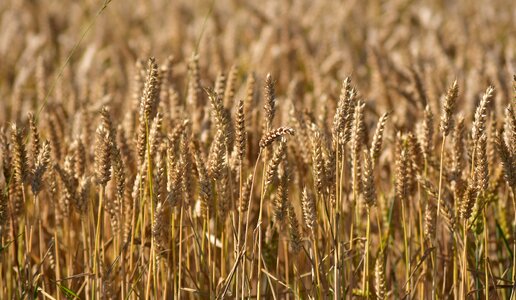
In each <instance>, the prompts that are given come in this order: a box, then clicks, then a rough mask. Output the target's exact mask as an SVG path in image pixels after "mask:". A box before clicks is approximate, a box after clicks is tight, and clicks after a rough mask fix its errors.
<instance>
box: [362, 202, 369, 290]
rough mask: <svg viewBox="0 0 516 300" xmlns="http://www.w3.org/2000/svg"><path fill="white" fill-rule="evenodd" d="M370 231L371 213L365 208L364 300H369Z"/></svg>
mask: <svg viewBox="0 0 516 300" xmlns="http://www.w3.org/2000/svg"><path fill="white" fill-rule="evenodd" d="M370 231H371V212H370V210H369V208H367V225H366V244H365V249H364V275H363V278H362V286H363V292H364V293H365V295H366V299H369V243H370V241H369V235H370Z"/></svg>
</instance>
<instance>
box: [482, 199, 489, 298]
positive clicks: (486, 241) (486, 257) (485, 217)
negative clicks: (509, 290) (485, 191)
mask: <svg viewBox="0 0 516 300" xmlns="http://www.w3.org/2000/svg"><path fill="white" fill-rule="evenodd" d="M486 206H487V203H486V204H484V209H483V210H482V215H483V216H482V217H483V219H484V273H485V274H484V275H485V290H486V295H485V296H486V300H489V272H488V269H487V268H488V265H487V264H488V256H489V253H488V250H489V245H488V228H487V216H486V209H487V208H486Z"/></svg>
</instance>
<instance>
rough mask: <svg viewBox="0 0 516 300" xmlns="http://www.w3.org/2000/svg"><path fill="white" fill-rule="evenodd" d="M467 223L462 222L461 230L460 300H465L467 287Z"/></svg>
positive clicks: (465, 221)
mask: <svg viewBox="0 0 516 300" xmlns="http://www.w3.org/2000/svg"><path fill="white" fill-rule="evenodd" d="M467 225H468V221H467V220H464V229H463V234H464V237H463V238H464V248H463V250H462V284H461V285H462V288H461V290H462V299H466V294H467V286H466V283H467V274H468V273H467V272H468V260H467V249H468V232H467V230H468V227H467Z"/></svg>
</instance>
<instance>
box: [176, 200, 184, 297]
mask: <svg viewBox="0 0 516 300" xmlns="http://www.w3.org/2000/svg"><path fill="white" fill-rule="evenodd" d="M182 263H183V205H181V208H180V213H179V267H178V270H179V271H178V272H179V274H178V283H177V284H178V286H177V299H181V279H182V274H183V272H182V269H183V268H182Z"/></svg>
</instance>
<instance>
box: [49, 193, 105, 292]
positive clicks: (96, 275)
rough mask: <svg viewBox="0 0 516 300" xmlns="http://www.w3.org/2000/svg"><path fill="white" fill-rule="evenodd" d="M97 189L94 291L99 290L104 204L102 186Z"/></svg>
mask: <svg viewBox="0 0 516 300" xmlns="http://www.w3.org/2000/svg"><path fill="white" fill-rule="evenodd" d="M99 189H100V191H99V207H98V211H97V226H96V229H95V248H94V251H93V273H94V274H95V277H96V284H95V285H94V287H95V288H94V290H96V291H95V292H99V291H100V276H99V270H98V260H99V257H100V254H99V246H100V241H101V237H100V235H101V230H100V226H101V223H102V207H103V205H104V186H103V185H100V187H99ZM56 245H57V244H56ZM56 256H57V249H56ZM56 260H57V257H56Z"/></svg>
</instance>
